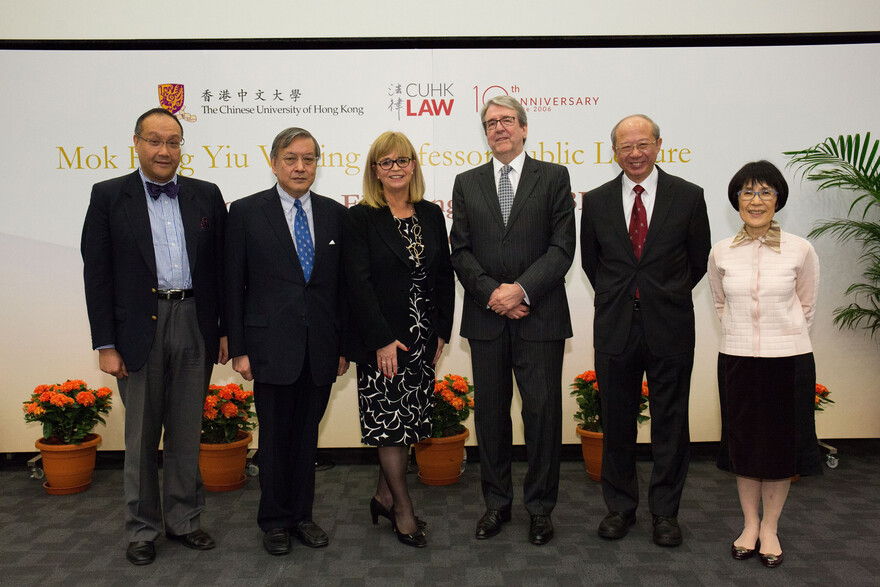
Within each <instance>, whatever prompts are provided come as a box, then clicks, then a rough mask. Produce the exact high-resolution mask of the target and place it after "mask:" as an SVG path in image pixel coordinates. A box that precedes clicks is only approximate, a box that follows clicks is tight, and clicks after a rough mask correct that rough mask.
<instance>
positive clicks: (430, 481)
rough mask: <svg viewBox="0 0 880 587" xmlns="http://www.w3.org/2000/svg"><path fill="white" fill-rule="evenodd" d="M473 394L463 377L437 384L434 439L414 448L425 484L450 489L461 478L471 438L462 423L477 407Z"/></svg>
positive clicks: (422, 442) (450, 376) (427, 439)
mask: <svg viewBox="0 0 880 587" xmlns="http://www.w3.org/2000/svg"><path fill="white" fill-rule="evenodd" d="M473 392H474V386H473V385H471V384H470V382H469V381H468V379H467V377H462V376H460V375H445V376H444V377H443V379H437V380H436V381H435V382H434V414H433V416H432V419H431V424H432V430H431V432H432V435H431V436H432V437H431V438H426V439H425V440H423V441H421V442H419V443H417V444H416V445H415V451H416V462H417V463H418V465H419V479H420V480H421V481H422V483H425V484H427V485H451V484H452V483H456V482H458V479H459V477H461V468H462V467H461V465H462V462H463V461H464V442H465V440H467V438H468V436H470V432H469V431H468V429H467V428H465V427H464V426H463V425H462V422H464V421H465V420H467V419H468V417H469V416H470V414H471V409H472V408H473V407H474V399H473V397H472V395H473Z"/></svg>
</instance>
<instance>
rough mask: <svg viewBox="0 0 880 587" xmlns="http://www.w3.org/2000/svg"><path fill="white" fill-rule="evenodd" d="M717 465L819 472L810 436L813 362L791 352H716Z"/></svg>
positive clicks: (779, 472) (763, 472)
mask: <svg viewBox="0 0 880 587" xmlns="http://www.w3.org/2000/svg"><path fill="white" fill-rule="evenodd" d="M718 391H719V394H720V399H721V450H720V451H719V454H718V468H719V469H722V470H725V471H731V472H732V473H736V474H737V475H741V476H743V477H753V478H756V479H786V478H788V477H793V476H794V475H821V474H822V461H821V455H820V454H819V444H818V442H819V441H818V439H817V438H816V419H815V407H814V404H815V394H816V363H815V361H814V360H813V354H812V353H809V354H805V355H797V356H794V357H773V358H764V357H738V356H733V355H725V354H719V355H718Z"/></svg>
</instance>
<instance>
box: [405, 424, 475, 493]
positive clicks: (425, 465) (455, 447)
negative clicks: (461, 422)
mask: <svg viewBox="0 0 880 587" xmlns="http://www.w3.org/2000/svg"><path fill="white" fill-rule="evenodd" d="M470 435H471V433H470V432H469V431H468V429H467V428H465V429H464V432H462V433H461V434H456V435H455V436H447V437H445V438H426V439H425V440H423V441H421V442H419V443H417V444H416V445H415V447H416V462H417V463H418V465H419V480H420V481H421V482H422V483H424V484H425V485H452V484H453V483H458V479H459V477H461V463H462V462H463V461H464V441H465V440H467V438H468V436H470Z"/></svg>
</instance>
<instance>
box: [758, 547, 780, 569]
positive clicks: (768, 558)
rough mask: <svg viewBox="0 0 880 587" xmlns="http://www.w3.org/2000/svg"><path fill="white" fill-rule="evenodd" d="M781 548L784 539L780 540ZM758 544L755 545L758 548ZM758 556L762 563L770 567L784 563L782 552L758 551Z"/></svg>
mask: <svg viewBox="0 0 880 587" xmlns="http://www.w3.org/2000/svg"><path fill="white" fill-rule="evenodd" d="M779 546H780V548H781V547H782V541H780V542H779ZM757 548H758V546H757V545H755V549H756V550H757ZM758 558H760V559H761V564H762V565H764V566H765V567H767V568H768V569H773V568H776V567H778V566H779V565H781V564H782V560H783V556H782V552H780V553H779V554H764V553H763V552H760V551H759V552H758Z"/></svg>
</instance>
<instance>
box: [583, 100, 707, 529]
mask: <svg viewBox="0 0 880 587" xmlns="http://www.w3.org/2000/svg"><path fill="white" fill-rule="evenodd" d="M611 143H612V148H613V150H614V154H615V156H616V157H617V161H618V163H619V164H620V167H621V168H622V169H623V173H621V174H620V175H618V176H617V177H616V178H615V179H613V180H611V181H609V182H608V183H606V184H605V185H602V186H600V187H598V188H596V189H594V190H592V191H590V192H588V193H587V194H586V195H585V196H584V207H583V212H582V214H581V260H582V263H583V269H584V271H585V272H586V274H587V277H588V278H589V280H590V283H591V284H592V286H593V289H594V290H595V292H596V293H595V302H594V303H595V315H594V324H593V344H594V346H595V351H596V376H597V379H598V385H599V389H600V390H601V392H602V426H603V430H604V434H605V439H604V440H605V441H604V450H603V453H602V491H603V494H604V497H605V503H606V504H607V506H608V515H606V516H605V518H604V519H603V520H602V522H601V524H600V525H599V535H600V536H602V537H603V538H608V539H616V538H623V537H624V536H625V535H626V533H627V531H628V529H629V526H631V525H632V524H634V523H635V520H636V516H635V511H636V507H637V506H638V503H639V487H638V480H637V479H636V468H635V467H636V435H637V428H636V425H637V423H636V416H637V415H638V410H639V401H640V400H639V398H640V395H641V385H642V377H643V375H645V374H646V375H647V378H648V388H649V389H650V392H651V399H650V409H651V449H652V451H653V455H654V470H653V473H652V475H651V481H650V484H649V486H648V505H649V508H650V511H651V514H652V515H653V518H652V521H653V526H654V530H653V535H654V536H653V537H654V542H655V543H657V544H659V545H661V546H677V545H679V544H681V541H682V536H681V529H680V527H679V525H678V507H679V502H680V500H681V492H682V489H683V487H684V481H685V477H686V476H687V470H688V463H689V461H690V432H689V429H688V425H689V422H688V398H689V396H690V381H691V371H692V369H693V365H694V340H695V335H694V305H693V300H692V297H691V290H692V289H693V288H694V286H696V285H697V283H698V282H699V281H700V279H701V278H702V277H703V275H704V274H705V273H706V262H707V260H708V257H709V249H710V246H711V243H710V240H709V219H708V216H707V214H706V202H705V200H704V199H703V189H702V188H701V187H699V186H696V185H694V184H692V183H689V182H687V181H685V180H683V179H681V178H679V177H675V176H672V175H669V174H667V173H665V172H664V171H663V170H661V169H660V168H659V167H657V166H656V165H655V161H656V159H657V154H658V153H659V152H660V148H661V145H662V143H663V139H661V138H660V129H659V127H658V126H657V125H656V124H655V123H654V121H652V120H651V119H650V118H648V117H647V116H644V115H641V114H638V115H634V116H629V117H627V118H624V119H623V120H621V121H620V122H619V123H617V125H615V127H614V129H613V130H612V131H611Z"/></svg>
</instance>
